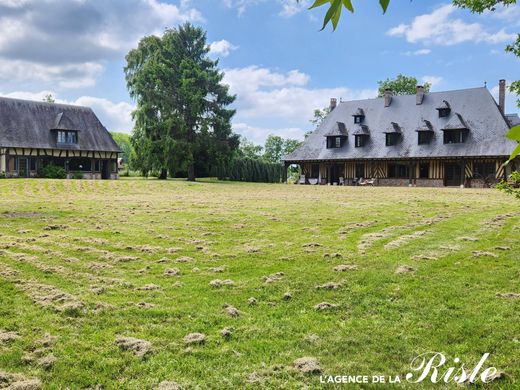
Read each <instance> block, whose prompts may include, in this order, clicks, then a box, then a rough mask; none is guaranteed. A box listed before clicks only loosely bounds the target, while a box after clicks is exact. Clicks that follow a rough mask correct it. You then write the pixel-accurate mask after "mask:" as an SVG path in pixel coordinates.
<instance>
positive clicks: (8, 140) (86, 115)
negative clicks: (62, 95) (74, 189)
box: [0, 97, 120, 152]
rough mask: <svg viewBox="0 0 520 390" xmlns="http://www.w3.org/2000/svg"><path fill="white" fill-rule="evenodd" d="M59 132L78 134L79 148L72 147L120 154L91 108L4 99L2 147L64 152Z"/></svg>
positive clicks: (0, 105)
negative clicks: (60, 150) (58, 142)
mask: <svg viewBox="0 0 520 390" xmlns="http://www.w3.org/2000/svg"><path fill="white" fill-rule="evenodd" d="M57 130H75V131H78V143H77V145H70V146H69V148H72V149H75V150H85V151H104V152H120V150H119V147H118V146H117V144H116V143H115V142H114V140H113V139H112V136H111V135H110V133H109V132H108V131H107V129H106V128H105V127H104V126H103V125H102V124H101V122H100V121H99V119H98V118H97V116H96V114H94V111H92V109H90V108H88V107H81V106H72V105H67V104H56V103H45V102H36V101H30V100H19V99H10V98H3V97H0V147H20V148H39V149H60V148H62V146H59V147H58V145H57V142H56V141H57V139H56V131H57Z"/></svg>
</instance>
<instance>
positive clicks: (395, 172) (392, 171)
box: [388, 164, 410, 179]
mask: <svg viewBox="0 0 520 390" xmlns="http://www.w3.org/2000/svg"><path fill="white" fill-rule="evenodd" d="M388 177H389V178H390V179H408V178H409V177H410V167H409V166H408V165H403V164H388Z"/></svg>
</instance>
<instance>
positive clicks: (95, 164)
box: [94, 160, 101, 172]
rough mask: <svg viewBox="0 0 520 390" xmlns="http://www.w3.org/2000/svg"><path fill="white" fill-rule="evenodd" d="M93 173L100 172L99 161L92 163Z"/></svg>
mask: <svg viewBox="0 0 520 390" xmlns="http://www.w3.org/2000/svg"><path fill="white" fill-rule="evenodd" d="M94 171H96V172H99V171H101V167H100V163H99V160H96V162H95V163H94Z"/></svg>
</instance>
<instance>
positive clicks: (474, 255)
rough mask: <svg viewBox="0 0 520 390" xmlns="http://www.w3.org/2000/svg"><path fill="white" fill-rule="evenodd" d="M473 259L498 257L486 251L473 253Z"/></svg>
mask: <svg viewBox="0 0 520 390" xmlns="http://www.w3.org/2000/svg"><path fill="white" fill-rule="evenodd" d="M472 253H473V257H494V258H496V257H498V255H497V254H496V253H493V252H488V251H473V252H472Z"/></svg>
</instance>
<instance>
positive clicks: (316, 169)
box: [311, 164, 320, 179]
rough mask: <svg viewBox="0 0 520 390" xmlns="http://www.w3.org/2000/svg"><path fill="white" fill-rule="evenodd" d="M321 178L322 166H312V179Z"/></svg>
mask: <svg viewBox="0 0 520 390" xmlns="http://www.w3.org/2000/svg"><path fill="white" fill-rule="evenodd" d="M319 176H320V166H319V165H318V164H312V165H311V178H313V179H315V178H317V177H319Z"/></svg>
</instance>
